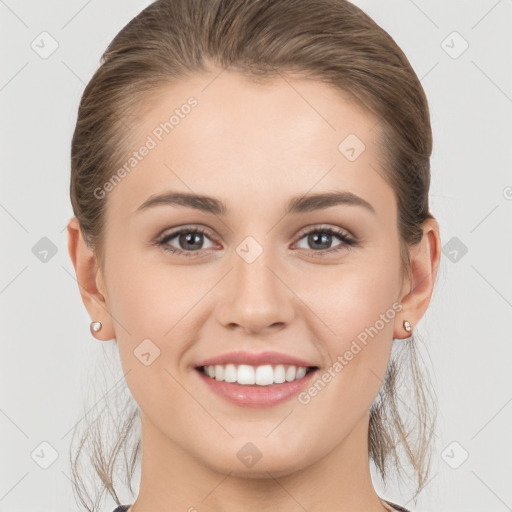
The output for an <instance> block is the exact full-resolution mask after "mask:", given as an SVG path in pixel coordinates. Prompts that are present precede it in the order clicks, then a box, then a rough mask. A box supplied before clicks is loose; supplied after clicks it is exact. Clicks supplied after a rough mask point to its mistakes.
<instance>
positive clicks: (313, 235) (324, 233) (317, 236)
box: [156, 226, 358, 257]
mask: <svg viewBox="0 0 512 512" xmlns="http://www.w3.org/2000/svg"><path fill="white" fill-rule="evenodd" d="M207 233H208V231H207V230H205V229H203V228H201V227H193V228H192V227H186V226H185V227H182V228H180V229H177V230H175V231H171V232H170V233H165V234H164V235H162V236H161V237H159V239H157V241H156V244H157V245H158V246H159V247H161V248H162V249H164V250H165V251H169V252H171V253H175V254H178V255H182V256H186V257H196V256H202V255H203V251H204V250H206V249H209V248H211V247H213V243H212V244H211V245H210V246H209V247H204V239H205V238H207V239H210V237H209V236H208V235H207ZM333 237H335V238H338V240H340V243H339V244H337V245H336V246H334V247H331V244H332V238H333ZM302 239H306V244H310V246H312V247H313V248H314V249H317V250H314V251H309V255H310V256H314V257H317V256H324V255H325V254H326V253H327V254H332V253H334V252H338V251H341V250H344V249H348V248H350V247H352V246H355V245H357V243H358V242H357V240H356V239H354V238H352V237H351V236H350V235H348V234H347V233H346V232H345V231H343V230H341V229H338V228H332V227H317V228H315V229H311V230H309V231H306V232H303V233H302V234H301V236H300V238H299V242H300V241H301V240H302ZM171 242H172V243H174V244H176V245H177V247H176V245H172V244H171ZM301 248H302V249H304V247H301ZM306 248H307V247H306Z"/></svg>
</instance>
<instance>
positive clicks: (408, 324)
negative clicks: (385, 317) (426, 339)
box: [404, 320, 412, 332]
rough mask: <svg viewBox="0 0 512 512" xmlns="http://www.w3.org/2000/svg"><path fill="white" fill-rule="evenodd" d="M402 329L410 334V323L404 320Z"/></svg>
mask: <svg viewBox="0 0 512 512" xmlns="http://www.w3.org/2000/svg"><path fill="white" fill-rule="evenodd" d="M404 329H405V330H406V331H407V332H412V326H411V324H410V322H408V321H407V320H404Z"/></svg>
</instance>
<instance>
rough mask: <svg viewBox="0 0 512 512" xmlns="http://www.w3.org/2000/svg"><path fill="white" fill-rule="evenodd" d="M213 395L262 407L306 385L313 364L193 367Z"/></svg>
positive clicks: (246, 404) (280, 401)
mask: <svg viewBox="0 0 512 512" xmlns="http://www.w3.org/2000/svg"><path fill="white" fill-rule="evenodd" d="M195 370H196V373H197V375H198V376H199V378H200V380H201V381H202V382H203V383H204V384H205V385H206V388H207V389H208V390H209V391H210V392H213V393H214V394H215V395H217V396H219V397H221V398H222V399H224V400H226V401H227V402H229V403H230V404H233V405H236V406H238V407H251V408H265V407H272V406H275V405H278V404H280V403H282V402H285V401H287V400H290V399H291V398H292V397H294V396H296V395H297V394H298V393H300V392H301V391H303V390H304V389H305V388H306V387H307V386H308V385H310V383H311V381H312V379H313V378H314V376H315V374H316V373H317V371H318V367H317V366H307V367H306V366H296V365H284V364H277V365H270V364H268V365H267V364H265V365H260V366H252V365H247V364H239V365H237V364H234V363H228V364H216V365H202V366H198V367H196V368H195Z"/></svg>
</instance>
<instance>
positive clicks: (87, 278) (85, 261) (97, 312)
mask: <svg viewBox="0 0 512 512" xmlns="http://www.w3.org/2000/svg"><path fill="white" fill-rule="evenodd" d="M67 230H68V252H69V256H70V258H71V261H72V262H73V267H74V268H75V275H76V280H77V284H78V288H79V291H80V295H81V297H82V301H83V303H84V305H85V307H86V309H87V311H88V312H89V315H90V317H91V320H92V321H93V322H101V325H102V328H101V332H100V331H97V332H93V331H92V330H91V333H93V335H94V336H95V337H96V338H98V339H101V340H109V339H112V338H114V337H115V331H114V326H113V323H112V318H111V316H110V312H109V308H108V304H107V300H106V297H105V288H104V283H103V279H102V276H101V269H100V268H99V266H98V261H97V257H96V254H95V253H94V250H93V249H92V248H91V247H89V246H88V245H87V243H86V242H85V239H84V237H83V233H82V230H81V228H80V224H79V222H78V219H77V218H76V217H72V218H71V219H70V220H69V222H68V226H67ZM98 285H99V286H98Z"/></svg>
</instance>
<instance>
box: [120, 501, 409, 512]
mask: <svg viewBox="0 0 512 512" xmlns="http://www.w3.org/2000/svg"><path fill="white" fill-rule="evenodd" d="M384 501H385V502H386V503H387V504H388V505H391V506H392V507H393V508H394V509H395V510H398V512H410V511H409V510H407V509H406V508H404V507H401V506H400V505H396V504H395V503H391V501H388V500H384ZM130 506H131V505H120V506H119V507H117V508H116V509H115V510H114V512H126V511H127V510H128V509H129V508H130Z"/></svg>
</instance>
